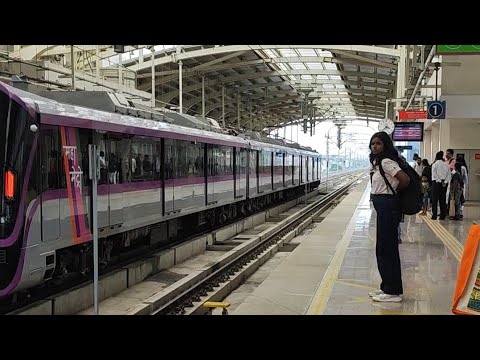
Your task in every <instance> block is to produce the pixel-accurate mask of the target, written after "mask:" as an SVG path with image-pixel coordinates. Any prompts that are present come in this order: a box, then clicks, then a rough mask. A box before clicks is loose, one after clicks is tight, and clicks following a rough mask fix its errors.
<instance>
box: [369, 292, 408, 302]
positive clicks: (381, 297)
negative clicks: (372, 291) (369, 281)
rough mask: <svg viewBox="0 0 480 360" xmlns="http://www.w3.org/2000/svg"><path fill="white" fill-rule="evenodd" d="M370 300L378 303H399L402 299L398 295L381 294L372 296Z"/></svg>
mask: <svg viewBox="0 0 480 360" xmlns="http://www.w3.org/2000/svg"><path fill="white" fill-rule="evenodd" d="M372 300H373V301H380V302H401V301H402V297H401V296H400V295H390V294H381V295H377V296H372Z"/></svg>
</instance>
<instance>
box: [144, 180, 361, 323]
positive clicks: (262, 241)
mask: <svg viewBox="0 0 480 360" xmlns="http://www.w3.org/2000/svg"><path fill="white" fill-rule="evenodd" d="M359 177H360V176H355V177H354V178H353V179H352V180H350V181H348V182H347V183H346V184H345V185H343V186H342V187H340V188H339V189H337V190H335V191H333V192H331V193H329V194H327V195H326V196H324V197H323V198H321V199H320V200H317V201H315V202H314V203H311V204H309V205H308V206H306V207H304V208H302V209H301V210H300V211H298V212H297V213H295V214H293V215H291V216H289V217H287V218H286V219H284V220H282V221H281V222H279V223H278V224H277V225H276V226H274V227H272V228H270V229H268V230H266V231H265V232H264V233H261V234H259V236H258V238H257V239H254V240H253V241H252V242H251V243H250V246H244V249H243V251H242V250H238V251H236V256H233V257H232V258H231V259H229V260H228V261H226V262H225V263H223V264H219V263H217V264H215V265H213V266H212V269H211V274H210V275H208V276H206V277H204V278H202V279H198V281H194V282H191V283H190V284H189V286H188V287H187V288H186V289H185V290H183V291H182V292H181V293H179V294H178V295H177V296H175V297H174V298H173V299H171V300H170V301H168V302H166V303H164V304H162V305H160V306H159V307H158V308H156V309H155V310H153V311H152V312H151V314H152V315H202V314H207V313H208V312H209V311H210V310H209V308H207V307H205V306H203V304H205V303H206V302H218V301H221V300H222V299H224V298H225V297H226V296H227V295H228V294H229V293H230V292H231V291H233V290H234V289H235V288H237V287H238V286H239V285H240V284H241V283H243V282H244V281H245V280H246V279H247V278H248V277H249V276H250V275H251V274H252V273H253V272H254V271H256V270H257V269H258V267H259V266H261V264H263V263H264V262H265V261H266V260H268V258H269V257H270V256H271V255H272V253H275V252H276V251H277V250H278V247H280V246H282V245H283V243H284V241H288V240H290V239H291V238H293V236H294V235H295V232H296V230H297V229H298V228H299V227H302V224H305V223H306V222H307V221H308V219H309V218H310V220H312V219H314V218H315V217H317V216H318V215H319V214H320V213H322V212H324V211H325V210H326V209H327V208H329V207H330V206H331V205H332V203H335V202H336V201H338V199H339V198H340V197H342V196H343V195H344V194H345V193H346V192H348V190H349V189H350V187H352V186H353V185H355V184H356V183H358V181H359ZM310 222H311V221H310ZM310 222H309V223H310ZM304 227H305V226H304ZM245 245H246V244H245ZM157 305H158V304H157Z"/></svg>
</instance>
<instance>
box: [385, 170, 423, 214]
mask: <svg viewBox="0 0 480 360" xmlns="http://www.w3.org/2000/svg"><path fill="white" fill-rule="evenodd" d="M378 165H379V166H378V168H379V170H380V174H381V175H382V177H383V179H384V180H385V183H386V184H387V186H388V187H389V188H390V190H392V192H393V193H394V194H398V197H399V199H400V209H401V210H402V213H403V214H405V215H415V214H417V213H418V212H419V211H420V210H421V209H422V206H423V201H422V187H421V186H422V185H421V182H420V176H418V174H417V172H416V171H415V170H414V169H413V168H412V167H411V166H410V165H409V164H408V163H407V162H406V161H400V162H399V164H398V165H399V166H400V169H402V170H403V171H404V172H405V173H406V174H407V175H408V177H409V178H410V182H409V184H408V186H407V187H406V188H405V189H402V190H400V191H398V192H396V191H395V190H393V187H392V185H391V184H390V183H389V182H388V180H387V178H386V177H385V171H384V170H383V168H382V162H381V161H380V163H379V164H378Z"/></svg>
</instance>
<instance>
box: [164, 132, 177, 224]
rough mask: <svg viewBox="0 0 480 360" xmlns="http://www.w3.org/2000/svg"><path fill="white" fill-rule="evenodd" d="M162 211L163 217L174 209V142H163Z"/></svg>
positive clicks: (169, 140)
mask: <svg viewBox="0 0 480 360" xmlns="http://www.w3.org/2000/svg"><path fill="white" fill-rule="evenodd" d="M164 144H165V145H164V168H165V170H164V179H165V181H164V182H163V188H164V206H165V207H164V209H165V215H168V214H170V213H171V212H172V211H173V209H174V207H173V205H174V200H175V199H174V185H175V184H174V179H175V156H176V154H175V151H176V149H175V140H173V139H165V141H164Z"/></svg>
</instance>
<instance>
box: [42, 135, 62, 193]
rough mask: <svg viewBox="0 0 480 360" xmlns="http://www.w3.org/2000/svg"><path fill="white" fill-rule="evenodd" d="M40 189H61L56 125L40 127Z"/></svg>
mask: <svg viewBox="0 0 480 360" xmlns="http://www.w3.org/2000/svg"><path fill="white" fill-rule="evenodd" d="M41 144H42V169H43V175H42V190H43V191H45V190H53V189H61V188H62V186H60V184H61V180H60V178H61V175H60V174H61V173H63V171H62V172H61V171H60V152H59V149H60V143H59V134H58V127H49V126H45V127H43V128H42V141H41Z"/></svg>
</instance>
